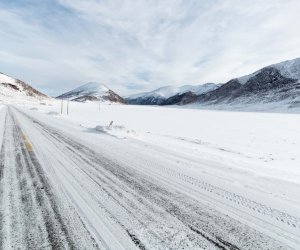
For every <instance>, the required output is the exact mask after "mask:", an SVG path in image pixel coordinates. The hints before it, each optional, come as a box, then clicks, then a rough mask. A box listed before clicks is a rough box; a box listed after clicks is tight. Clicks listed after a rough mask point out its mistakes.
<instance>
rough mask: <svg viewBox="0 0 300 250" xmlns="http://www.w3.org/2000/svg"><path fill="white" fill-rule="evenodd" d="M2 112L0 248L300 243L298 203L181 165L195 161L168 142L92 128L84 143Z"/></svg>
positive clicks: (54, 127)
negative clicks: (273, 198) (242, 188)
mask: <svg viewBox="0 0 300 250" xmlns="http://www.w3.org/2000/svg"><path fill="white" fill-rule="evenodd" d="M4 109H5V110H6V112H4V111H3V110H4ZM3 110H2V113H0V121H1V119H2V120H3V124H4V136H3V143H2V148H1V155H0V156H1V158H0V178H1V179H0V180H1V183H0V201H1V203H0V212H1V217H0V230H1V231H0V232H1V234H0V249H2V248H4V249H8V248H13V249H16V248H29V249H40V248H42V249H48V248H49V249H51V248H54V249H59V248H61V249H65V248H75V249H97V248H100V249H135V248H137V249H138V248H139V249H297V247H299V246H300V218H299V214H298V212H299V210H298V208H299V207H298V205H297V204H295V205H294V206H291V208H289V209H283V207H282V206H281V205H280V204H278V205H276V202H270V201H269V200H264V199H263V198H262V197H259V196H258V197H257V198H256V197H255V194H256V193H255V191H253V193H249V195H248V193H241V192H238V191H236V190H235V189H234V188H232V187H230V186H228V188H227V187H226V186H224V185H221V183H222V182H220V185H218V183H216V182H213V181H211V182H210V180H209V179H207V178H204V177H203V178H202V176H201V174H193V172H192V171H188V168H186V169H185V168H184V167H185V165H188V164H191V165H192V164H193V161H194V159H192V158H188V159H185V158H184V157H182V156H177V155H176V154H174V152H173V151H172V150H166V148H165V147H163V146H162V147H159V146H158V145H153V144H147V143H139V142H138V141H130V140H129V141H127V143H128V145H124V141H123V140H120V139H118V138H114V137H111V136H108V135H105V134H100V135H98V136H97V137H94V136H90V135H89V131H87V132H86V134H87V135H86V138H85V139H79V138H78V136H76V133H77V131H76V129H75V128H74V127H73V126H71V125H70V126H68V127H65V128H60V127H59V122H55V121H52V120H51V119H48V120H47V119H41V117H40V116H38V115H37V116H34V115H32V114H31V113H30V112H27V111H25V110H21V109H19V108H13V107H8V108H3ZM0 112H1V110H0ZM4 113H6V118H5V122H4V119H3V117H4V116H3V115H2V118H1V114H4ZM0 130H1V129H0ZM80 136H81V137H82V134H81V135H80ZM93 140H97V141H93ZM95 145H102V146H99V147H97V146H95ZM145 148H146V150H145ZM172 152H173V154H172ZM202 164H207V165H209V166H210V168H212V169H214V168H215V167H214V164H215V162H209V161H204V162H202ZM219 164H223V163H222V162H219ZM178 165H180V166H178ZM203 176H205V173H203ZM233 186H234V185H233ZM297 188H298V187H297V186H296V188H294V190H296V191H295V193H297V190H298V189H297ZM290 203H291V204H294V200H292V201H290Z"/></svg>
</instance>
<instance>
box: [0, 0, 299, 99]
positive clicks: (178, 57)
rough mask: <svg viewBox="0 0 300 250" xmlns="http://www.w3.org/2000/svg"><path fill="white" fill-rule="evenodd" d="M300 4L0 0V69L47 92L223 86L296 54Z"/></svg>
mask: <svg viewBox="0 0 300 250" xmlns="http://www.w3.org/2000/svg"><path fill="white" fill-rule="evenodd" d="M299 13H300V1H299V0H264V1H261V0H243V1H241V0H0V72H2V73H5V74H8V75H10V76H12V77H16V78H19V79H21V80H23V81H25V82H27V83H29V84H30V85H32V86H33V87H35V88H37V89H38V90H40V91H42V92H44V93H46V94H49V95H51V96H56V95H59V94H61V93H63V92H65V91H68V90H71V89H73V88H75V87H78V86H80V85H82V84H84V83H87V82H91V81H93V82H100V83H104V84H106V85H107V86H108V87H110V88H111V89H112V90H114V91H116V92H117V93H119V94H121V95H129V94H133V93H138V92H144V91H150V90H153V89H156V88H158V87H161V86H166V85H174V86H180V85H185V84H195V85H196V84H197V85H198V84H204V83H206V82H215V83H223V82H226V81H228V80H230V79H232V78H235V77H239V76H242V75H245V74H249V73H252V72H253V71H255V70H257V69H259V68H261V67H264V66H267V65H270V64H273V63H277V62H280V61H284V60H289V59H293V58H297V57H300V25H299V24H300V21H299Z"/></svg>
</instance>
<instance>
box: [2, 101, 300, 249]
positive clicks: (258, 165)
mask: <svg viewBox="0 0 300 250" xmlns="http://www.w3.org/2000/svg"><path fill="white" fill-rule="evenodd" d="M16 107H17V108H18V110H19V111H20V112H21V113H19V111H14V112H13V113H14V114H15V116H16V117H17V118H18V121H19V124H20V127H21V129H22V131H23V132H24V133H25V134H26V135H27V136H28V138H29V140H30V141H31V143H32V145H33V152H35V154H36V155H37V158H38V159H39V160H40V161H42V162H48V164H49V166H48V167H49V169H48V170H47V171H49V175H55V174H56V175H58V176H59V177H58V178H57V182H59V180H60V181H61V182H60V183H61V184H60V185H61V186H63V187H64V190H69V191H65V192H67V193H68V197H70V199H74V197H77V198H78V201H77V206H78V207H77V209H78V210H79V211H80V212H79V213H80V215H81V217H84V221H85V223H86V225H87V227H88V229H89V230H90V231H91V232H93V235H94V238H95V239H96V241H97V239H98V240H99V237H97V235H98V236H99V235H100V236H101V237H104V239H111V244H113V246H114V247H115V248H118V244H121V245H123V246H126V244H128V243H126V240H125V239H126V237H125V236H124V235H123V234H122V232H121V231H115V232H117V233H119V234H120V235H119V238H120V239H119V242H118V240H115V239H112V238H111V235H110V234H109V232H108V231H109V228H110V229H111V230H112V229H113V230H116V229H114V228H115V227H116V226H115V225H113V224H110V223H109V222H108V221H106V220H109V217H106V219H103V214H102V215H101V213H100V212H99V211H98V210H97V209H96V208H97V203H96V202H97V199H98V198H97V199H96V198H95V197H93V193H94V192H96V193H97V191H96V190H97V189H92V186H93V185H94V184H92V183H91V184H90V185H91V186H86V185H88V183H89V181H90V180H89V179H86V180H85V179H84V182H82V183H80V177H79V175H80V174H81V173H82V172H81V171H84V169H83V170H80V171H79V170H76V169H74V170H72V171H71V172H70V170H68V168H70V169H71V167H70V166H69V165H72V164H75V160H76V159H69V158H68V157H67V156H68V154H71V153H68V152H67V151H68V147H66V148H65V149H64V147H63V146H62V144H59V143H58V142H55V143H56V144H55V145H56V147H52V146H51V145H50V144H48V140H49V143H50V142H51V141H52V140H53V138H54V137H55V136H58V138H59V133H58V132H55V131H54V132H53V133H52V136H50V132H49V131H51V129H48V128H47V127H46V126H44V125H43V126H44V127H43V126H42V125H40V124H39V122H41V124H47V125H48V126H50V127H52V128H55V129H57V131H60V133H61V135H62V134H64V135H66V136H68V138H73V139H74V140H75V141H78V142H80V143H81V144H82V145H85V146H87V147H89V148H92V149H94V150H95V152H101V155H102V157H104V158H107V159H113V160H114V162H115V163H116V164H119V165H120V166H122V167H124V168H125V169H133V170H134V171H133V172H132V174H133V175H135V174H137V176H140V175H145V176H148V178H147V181H148V180H149V181H153V180H155V182H157V183H160V184H159V185H163V186H164V187H165V188H168V190H169V191H170V190H173V191H172V192H173V195H174V193H177V194H179V193H180V194H184V195H185V197H189V198H192V199H194V200H197V201H199V202H200V203H201V204H205V206H207V207H208V208H209V209H213V210H217V211H219V212H220V213H221V214H223V215H222V216H221V217H220V221H219V222H218V223H220V224H218V226H216V225H215V226H214V223H215V222H213V221H209V222H208V224H210V223H212V224H211V227H212V228H206V230H207V231H206V232H213V233H212V235H215V236H216V235H218V234H220V235H222V236H218V237H225V238H226V237H227V238H226V241H230V242H231V243H232V244H233V243H234V244H236V246H240V247H242V246H244V248H245V249H247V248H248V249H258V248H262V247H263V248H270V249H275V248H276V247H278V246H279V245H277V243H272V242H273V241H271V240H270V241H269V240H268V239H267V238H261V237H262V236H261V235H258V234H256V233H253V232H252V231H251V230H252V229H255V230H257V231H258V232H260V233H262V234H263V235H267V237H271V238H272V239H274V240H276V241H277V240H278V241H279V242H281V243H282V244H283V245H284V246H285V247H286V248H287V247H288V246H290V247H292V248H295V249H297V247H298V246H299V244H300V218H299V217H300V202H299V194H300V169H299V166H300V151H299V148H300V126H299V124H300V115H299V114H285V113H258V112H257V113H255V112H227V111H208V110H197V109H180V108H167V107H146V106H128V105H108V104H100V105H99V103H76V102H70V103H69V115H67V114H66V102H65V103H64V112H63V115H61V114H60V102H58V101H57V102H53V104H52V105H48V106H47V105H25V106H24V105H17V106H16ZM1 110H3V109H1V107H0V121H1ZM22 112H24V113H22ZM27 115H28V117H32V119H33V120H32V121H30V119H29V118H28V117H27V118H26V116H27ZM2 116H3V115H2ZM2 123H3V122H2ZM0 131H1V127H0ZM43 131H44V132H43ZM47 131H48V132H49V135H48V136H45V135H47V134H48V132H47ZM52 137H53V138H52ZM46 138H47V139H46ZM45 140H46V141H45ZM61 140H62V141H63V138H62V139H61ZM58 141H59V139H58ZM66 141H67V139H66ZM53 143H54V142H53ZM65 143H66V142H65ZM70 145H71V144H70ZM69 147H70V146H69ZM74 147H75V146H74ZM75 148H76V147H75ZM77 148H78V146H77ZM47 152H48V153H47ZM49 152H50V154H51V153H52V154H53V155H50V154H49ZM71 152H73V151H71ZM64 154H65V155H64ZM82 157H83V158H82ZM84 157H87V155H82V156H81V158H78V159H79V160H80V161H82V163H81V164H87V162H89V161H90V160H88V161H83V160H82V159H84ZM75 158H76V157H75ZM79 160H78V161H79ZM51 164H52V165H51ZM59 165H61V168H57V166H59ZM74 166H75V165H74ZM76 166H78V167H79V166H81V165H80V164H79V163H76ZM126 166H127V167H126ZM64 168H65V170H64ZM68 171H69V172H68ZM124 171H125V170H124ZM91 173H92V172H91ZM73 175H74V176H75V177H76V178H78V180H79V182H78V181H77V182H76V181H75V179H74V182H73V181H71V180H70V179H68V178H66V176H69V177H71V176H73ZM120 176H121V175H119V177H120ZM82 178H83V177H82ZM84 178H85V177H84ZM120 178H121V177H120ZM50 179H51V178H50ZM53 179H55V178H54V177H53ZM62 180H64V181H62ZM144 181H146V180H144ZM83 183H84V184H83ZM132 183H135V182H131V184H132ZM131 184H130V185H131ZM77 185H78V187H77ZM80 185H81V186H80ZM82 185H83V186H82ZM103 185H104V184H103ZM128 185H129V184H128ZM132 185H133V184H132ZM145 185H146V184H145ZM146 186H147V185H146ZM84 188H88V189H87V190H85V189H84ZM126 188H127V187H124V194H123V196H124V195H125V196H126V195H127V193H126V192H127V191H126ZM153 188H154V187H153ZM73 189H74V190H73ZM72 190H73V191H72ZM76 190H77V191H76ZM154 190H156V189H155V188H154ZM175 190H176V191H175ZM88 191H89V192H88ZM76 192H80V193H76ZM119 192H121V191H119ZM149 192H150V194H151V189H150V190H149ZM170 192H171V191H170ZM135 195H136V194H134V196H135ZM170 195H171V193H170ZM123 196H122V197H123ZM159 197H161V200H162V201H163V200H164V199H166V198H165V197H164V196H163V193H161V194H160V195H159ZM162 197H164V198H162ZM174 197H177V196H176V195H175V196H174ZM174 197H173V198H172V200H173V201H174V202H175V201H178V198H174ZM100 198H101V197H100ZM81 199H84V200H81ZM101 199H104V201H103V200H101V202H103V204H106V205H104V207H105V209H107V208H108V209H111V211H110V212H111V216H114V218H115V219H116V221H119V222H120V223H121V224H122V225H123V226H124V227H126V228H128V227H130V225H131V226H132V225H133V224H134V223H136V224H134V225H138V228H140V230H138V229H137V227H136V228H135V229H130V230H133V231H134V235H135V236H136V237H137V238H138V239H139V240H141V242H143V244H145V245H146V246H148V247H149V246H150V247H151V246H152V248H155V249H156V248H157V249H158V248H159V247H158V246H159V243H157V242H156V241H155V240H154V239H153V238H151V237H152V236H151V235H152V234H151V233H150V231H149V230H150V229H149V228H145V227H143V226H140V224H139V222H137V221H135V220H134V219H133V218H132V217H130V216H129V217H128V218H127V217H126V216H128V214H126V213H125V215H124V211H123V210H120V209H121V208H118V207H117V206H113V205H112V204H110V203H109V202H108V200H109V199H108V198H101ZM106 199H108V200H106ZM151 199H152V202H155V204H156V206H159V207H161V206H163V205H161V204H160V203H159V200H153V199H154V198H151ZM124 202H125V201H124ZM132 202H135V201H134V199H133V200H132ZM186 202H187V203H186V204H190V203H189V201H188V200H187V201H186ZM75 203H76V201H75ZM94 203H95V204H94ZM84 204H88V205H84ZM191 204H194V203H191ZM124 206H125V205H124ZM136 206H137V207H139V206H140V205H136ZM134 207H135V206H133V207H131V209H132V210H130V211H131V212H134ZM187 207H189V206H188V205H187ZM84 209H86V210H84ZM152 209H154V208H152ZM155 209H156V208H155ZM165 209H166V208H165ZM167 210H168V209H167ZM85 211H86V212H85ZM138 211H144V212H145V211H148V210H147V209H146V210H143V209H141V210H137V212H136V213H137V214H139V212H138ZM149 211H150V210H149ZM151 211H152V210H151ZM186 211H187V210H183V214H184V212H186ZM205 211H206V210H205ZM209 211H210V210H209ZM206 212H207V211H206ZM206 212H205V213H206ZM153 213H154V212H153ZM161 213H162V214H161V216H162V217H161V218H160V219H159V220H160V221H161V224H160V226H158V225H157V223H156V222H154V221H152V222H151V223H150V221H151V220H149V222H148V223H150V224H151V228H152V230H154V232H156V233H159V232H160V233H161V234H166V235H169V236H168V237H167V236H166V238H164V240H165V242H169V241H168V240H170V239H171V241H170V242H172V244H175V245H176V244H179V242H185V243H186V244H190V243H187V242H190V241H189V240H190V239H188V238H186V236H185V237H184V236H182V235H183V233H184V232H185V231H184V229H182V230H183V231H182V232H181V233H180V235H181V236H179V234H178V235H177V234H176V232H177V233H178V231H176V230H178V228H180V227H181V226H180V224H176V223H177V222H176V223H175V222H174V223H175V224H172V223H173V222H172V221H173V220H172V219H171V218H169V217H168V218H169V219H162V218H166V217H165V216H169V215H170V214H168V215H163V212H161ZM190 213H191V216H192V214H193V212H192V210H190ZM171 214H172V212H171ZM175 214H176V213H175ZM212 214H214V213H212ZM148 215H149V214H148ZM148 215H147V216H148ZM140 216H141V218H142V220H144V219H145V220H146V218H148V217H146V216H142V215H140ZM149 216H150V215H149ZM211 216H212V217H211ZM224 216H225V217H224ZM226 216H229V217H228V218H233V221H232V223H233V224H234V225H236V226H232V225H229V224H228V223H229V222H225V221H226V220H227V219H228V218H227V217H226ZM208 217H209V218H214V215H209V216H208ZM101 218H102V219H101ZM126 218H127V219H126ZM178 218H179V217H178ZM183 218H187V217H184V216H183V217H181V219H182V220H183V221H184V219H183ZM191 218H192V217H191ZM195 218H196V217H195ZM201 218H202V217H201ZM225 218H227V219H225ZM181 219H180V220H181ZM198 219H199V218H198ZM202 219H203V218H202ZM165 220H166V221H165ZM212 220H213V219H212ZM229 220H230V219H229ZM235 220H236V221H239V222H241V223H242V224H244V225H247V227H249V228H248V229H247V228H246V229H245V228H244V229H243V228H240V226H238V224H235V222H234V221H235ZM146 221H147V220H146ZM167 221H168V222H167ZM192 221H193V223H198V222H199V223H200V220H199V221H198V220H196V219H195V220H192ZM100 222H101V223H102V224H99V223H100ZM171 222H172V223H171ZM223 222H224V224H223V226H221V224H222V223H223ZM132 223H133V224H132ZM166 223H168V226H170V228H173V229H172V230H173V231H172V230H171V229H170V228H169V229H165V226H166V225H167V224H166ZM190 223H192V222H190ZM171 224H172V225H171ZM208 224H205V225H208ZM99 225H102V226H101V227H103V225H106V227H107V228H108V229H106V230H107V231H105V230H104V229H103V228H102V229H101V228H100V226H99ZM108 225H109V226H108ZM185 225H186V224H185ZM177 226H178V228H177ZM231 226H232V228H231ZM205 227H206V226H205ZM208 227H209V226H208ZM218 227H219V229H220V232H217V231H218V230H217V229H216V228H218ZM190 228H191V229H192V228H194V226H193V227H190ZM230 228H231V229H230ZM238 228H240V229H238ZM250 228H251V230H250ZM202 229H204V226H203V225H202ZM165 230H171V231H170V232H169V233H166V232H167V231H165ZM192 230H193V231H194V232H198V231H197V230H195V229H192ZM214 230H217V231H214ZM226 230H229V231H228V232H227V231H226ZM232 230H233V231H232ZM239 230H241V231H240V234H241V235H244V233H243V232H242V231H243V230H245V232H246V234H247V232H248V233H249V235H248V236H249V237H248V241H250V242H251V243H249V242H247V240H246V238H243V239H242V238H240V240H238V241H236V240H237V238H236V237H235V234H239V233H237V232H238V231H239ZM230 232H231V233H232V235H231V233H230ZM198 234H201V233H199V232H198ZM170 235H173V237H174V238H172V237H171V238H170ZM175 235H177V236H175ZM201 235H202V236H203V234H201ZM205 235H206V234H205ZM124 237H125V238H124ZM153 237H154V236H153ZM176 237H178V238H176ZM203 237H204V236H203ZM216 237H217V236H216ZM218 237H217V238H218ZM228 237H229V238H228ZM162 238H163V236H162ZM167 239H168V240H167ZM230 239H231V240H230ZM223 240H224V238H223ZM122 242H123V243H122ZM155 242H156V243H155ZM246 242H247V243H246ZM244 243H245V244H248V243H249V244H250V245H249V244H248V245H247V247H246V245H243V244H244ZM157 244H158V245H157ZM168 244H171V243H168ZM203 244H204V245H203V246H205V244H206V243H203ZM224 244H225V243H224ZM226 244H227V243H226ZM239 244H241V245H239ZM255 244H257V245H255ZM263 244H265V245H263ZM268 244H270V245H268ZM273 244H274V245H273ZM175 245H174V246H175ZM127 246H130V245H127ZM189 246H190V247H187V248H192V247H191V246H192V245H189ZM255 246H256V247H255ZM177 247H178V245H177ZM227 247H228V245H227ZM160 248H162V245H161V246H160ZM208 248H209V249H210V247H208ZM224 249H227V248H226V247H225V248H224Z"/></svg>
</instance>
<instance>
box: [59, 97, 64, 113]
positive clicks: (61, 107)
mask: <svg viewBox="0 0 300 250" xmlns="http://www.w3.org/2000/svg"><path fill="white" fill-rule="evenodd" d="M63 106H64V100H63V99H61V106H60V114H61V115H62V113H63Z"/></svg>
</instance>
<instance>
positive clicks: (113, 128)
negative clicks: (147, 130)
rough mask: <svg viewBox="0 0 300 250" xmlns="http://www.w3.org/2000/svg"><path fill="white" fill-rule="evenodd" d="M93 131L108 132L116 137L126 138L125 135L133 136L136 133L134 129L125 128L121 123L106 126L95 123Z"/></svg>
mask: <svg viewBox="0 0 300 250" xmlns="http://www.w3.org/2000/svg"><path fill="white" fill-rule="evenodd" d="M95 131H97V132H100V133H105V134H109V135H112V136H115V137H118V138H123V139H124V138H126V137H127V136H135V135H137V134H136V132H135V131H134V130H130V129H127V128H126V127H124V126H122V125H112V124H110V125H108V126H102V125H97V126H96V127H95Z"/></svg>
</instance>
